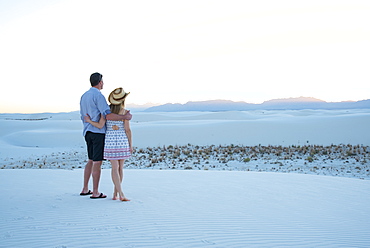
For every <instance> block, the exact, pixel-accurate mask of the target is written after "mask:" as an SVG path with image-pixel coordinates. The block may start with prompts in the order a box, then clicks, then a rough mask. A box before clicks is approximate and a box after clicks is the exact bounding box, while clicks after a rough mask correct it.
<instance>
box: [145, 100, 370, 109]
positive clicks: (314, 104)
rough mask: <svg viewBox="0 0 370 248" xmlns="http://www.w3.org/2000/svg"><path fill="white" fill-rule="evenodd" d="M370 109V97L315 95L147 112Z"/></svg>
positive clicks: (177, 105)
mask: <svg viewBox="0 0 370 248" xmlns="http://www.w3.org/2000/svg"><path fill="white" fill-rule="evenodd" d="M364 108H365V109H367V108H369V109H370V99H368V100H362V101H345V102H325V101H323V100H320V99H316V98H313V97H297V98H284V99H274V100H269V101H265V102H263V103H261V104H254V103H247V102H234V101H230V100H210V101H196V102H187V103H185V104H180V103H167V104H163V105H159V106H153V107H149V108H147V109H145V110H143V111H145V112H179V111H246V110H298V109H364Z"/></svg>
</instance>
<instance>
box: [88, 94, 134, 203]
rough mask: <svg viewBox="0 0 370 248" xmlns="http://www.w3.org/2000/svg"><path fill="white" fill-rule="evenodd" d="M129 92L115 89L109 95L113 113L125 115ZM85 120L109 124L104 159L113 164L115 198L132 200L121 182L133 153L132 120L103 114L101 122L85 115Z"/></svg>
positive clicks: (95, 123) (100, 126) (96, 124)
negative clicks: (108, 118)
mask: <svg viewBox="0 0 370 248" xmlns="http://www.w3.org/2000/svg"><path fill="white" fill-rule="evenodd" d="M128 94H130V92H129V93H126V92H125V91H124V90H123V89H122V88H117V89H115V90H113V91H112V92H111V93H110V94H109V97H108V101H109V102H110V103H111V104H110V110H111V112H112V113H115V114H120V115H124V114H126V112H127V110H126V109H125V99H126V97H127V96H128ZM85 121H86V122H88V123H90V124H91V125H93V126H95V127H97V128H102V127H103V126H104V125H105V124H106V125H107V131H106V134H105V144H104V159H107V160H109V161H110V163H111V165H112V180H113V184H114V193H113V200H116V199H117V197H119V199H120V200H121V201H130V200H129V199H127V198H126V197H125V195H124V194H123V191H122V188H121V184H122V181H123V164H124V162H125V160H126V159H127V158H129V157H131V154H132V151H133V149H132V134H131V129H130V122H129V121H128V120H124V121H111V120H105V119H104V117H103V116H102V117H101V118H100V120H99V122H94V121H92V120H91V119H90V117H89V116H85Z"/></svg>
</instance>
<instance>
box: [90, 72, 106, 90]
mask: <svg viewBox="0 0 370 248" xmlns="http://www.w3.org/2000/svg"><path fill="white" fill-rule="evenodd" d="M102 78H103V75H102V74H100V73H98V72H95V73H93V74H91V76H90V83H91V86H92V87H94V86H97V85H98V84H99V83H100V81H101V80H102Z"/></svg>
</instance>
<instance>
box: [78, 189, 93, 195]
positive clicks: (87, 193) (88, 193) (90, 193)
mask: <svg viewBox="0 0 370 248" xmlns="http://www.w3.org/2000/svg"><path fill="white" fill-rule="evenodd" d="M92 193H93V192H91V190H89V191H87V192H86V193H83V192H82V193H80V195H92Z"/></svg>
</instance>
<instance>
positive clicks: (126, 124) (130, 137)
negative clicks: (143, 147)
mask: <svg viewBox="0 0 370 248" xmlns="http://www.w3.org/2000/svg"><path fill="white" fill-rule="evenodd" d="M123 122H124V126H125V131H126V135H127V138H128V143H129V145H130V150H131V153H132V152H133V147H132V133H131V128H130V121H128V120H125V121H123Z"/></svg>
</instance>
